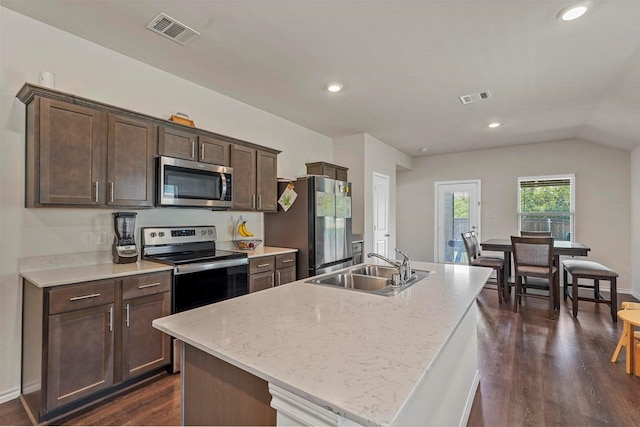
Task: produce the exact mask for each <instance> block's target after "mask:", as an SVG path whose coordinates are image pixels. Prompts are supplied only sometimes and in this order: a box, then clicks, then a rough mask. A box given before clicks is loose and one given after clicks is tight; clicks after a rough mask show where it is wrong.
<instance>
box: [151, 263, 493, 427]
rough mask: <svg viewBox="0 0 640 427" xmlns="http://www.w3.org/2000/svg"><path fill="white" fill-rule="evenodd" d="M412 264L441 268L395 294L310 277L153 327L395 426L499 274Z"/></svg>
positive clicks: (351, 415)
mask: <svg viewBox="0 0 640 427" xmlns="http://www.w3.org/2000/svg"><path fill="white" fill-rule="evenodd" d="M412 266H413V268H414V269H428V270H434V271H435V273H433V274H431V275H430V276H429V277H427V278H426V279H423V280H422V281H420V282H418V283H416V284H414V285H413V286H411V287H409V288H408V289H406V290H405V291H403V292H401V293H399V294H398V295H395V296H391V297H386V296H380V295H371V294H366V293H362V292H356V291H349V290H345V289H340V288H335V287H331V286H322V285H315V284H309V283H305V280H308V279H304V280H300V281H297V282H293V283H289V284H286V285H282V286H277V287H275V288H270V289H267V290H264V291H260V292H256V293H252V294H248V295H244V296H241V297H238V298H233V299H230V300H226V301H221V302H219V303H216V304H211V305H208V306H205V307H201V308H197V309H194V310H190V311H186V312H183V313H178V314H175V315H172V316H168V317H165V318H161V319H156V320H154V321H153V325H154V327H156V328H158V329H160V330H162V331H164V332H167V333H168V334H170V335H172V336H174V337H177V338H180V339H182V340H183V341H184V342H186V343H188V344H190V345H192V346H194V347H196V348H199V349H200V350H203V351H205V352H207V353H209V354H211V355H213V356H215V357H218V358H220V359H222V360H225V361H226V362H229V363H231V364H233V365H235V366H237V367H239V368H241V369H244V370H245V371H247V372H249V373H251V374H253V375H256V376H258V377H260V378H262V379H264V380H266V381H268V382H270V383H273V384H275V385H277V386H279V387H282V388H284V389H286V390H289V391H291V392H292V393H294V394H296V395H298V396H300V397H302V398H304V399H306V400H309V401H310V402H313V403H316V404H318V405H320V406H322V407H325V408H327V409H329V410H331V411H333V412H334V413H336V414H338V415H341V416H343V417H346V418H348V419H351V420H353V421H355V422H358V423H361V424H365V425H370V424H374V425H388V424H393V422H394V420H396V419H397V418H398V416H399V415H400V414H401V412H402V410H403V408H404V407H405V406H406V405H407V403H408V402H409V400H410V399H411V397H412V395H413V393H414V391H415V387H416V385H417V384H418V383H419V382H420V381H421V379H423V378H424V377H425V376H426V375H428V373H429V368H430V366H431V365H432V363H433V362H434V360H435V359H436V358H437V356H438V354H439V353H440V352H441V351H442V349H443V347H444V345H445V344H446V343H447V341H448V340H449V338H450V337H451V335H452V333H453V332H454V330H455V328H456V327H457V325H458V324H459V322H460V321H461V319H462V318H463V316H464V315H465V313H466V312H467V310H468V309H469V307H471V305H472V304H474V303H475V299H476V297H477V295H478V293H479V292H480V290H481V289H482V287H483V285H484V283H485V282H486V280H487V279H488V277H489V275H490V273H491V270H490V269H486V268H479V267H469V266H466V265H453V264H431V263H421V262H413V263H412Z"/></svg>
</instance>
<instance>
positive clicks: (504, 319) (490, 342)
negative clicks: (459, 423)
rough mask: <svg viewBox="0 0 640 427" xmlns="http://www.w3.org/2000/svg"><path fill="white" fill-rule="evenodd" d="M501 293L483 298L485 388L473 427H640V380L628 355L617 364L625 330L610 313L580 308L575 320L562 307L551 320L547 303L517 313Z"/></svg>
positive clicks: (566, 305) (528, 304)
mask: <svg viewBox="0 0 640 427" xmlns="http://www.w3.org/2000/svg"><path fill="white" fill-rule="evenodd" d="M496 292H497V291H496V290H490V289H484V290H483V291H482V292H481V295H480V298H478V311H479V316H478V352H479V363H478V365H479V366H478V369H479V371H480V386H479V388H478V391H477V392H476V396H475V399H474V401H473V407H472V409H471V414H470V417H469V422H468V424H467V425H468V426H527V425H530V426H605V425H610V426H638V425H640V377H637V376H635V375H627V374H626V373H625V356H624V352H622V354H621V355H620V357H619V358H618V362H617V363H615V364H614V363H611V355H612V354H613V351H614V349H615V347H616V345H617V343H618V339H619V338H620V334H621V333H622V323H623V322H622V321H619V322H618V323H617V324H615V323H613V322H612V320H611V314H610V311H609V307H608V306H607V305H604V304H598V305H596V304H594V303H591V302H583V301H580V302H579V310H578V317H576V318H574V317H573V315H572V314H571V300H569V299H568V300H567V301H566V302H565V301H563V300H561V304H560V305H561V307H560V316H559V318H558V319H557V320H550V319H549V318H548V305H547V304H548V302H547V301H545V300H540V299H537V298H524V299H523V305H522V307H521V309H520V310H519V312H518V313H513V311H512V309H513V305H512V303H511V302H509V303H507V304H502V306H499V304H498V301H497V300H498V297H497V295H496V294H495V293H496ZM606 296H607V297H608V295H606ZM512 299H513V297H512ZM622 301H635V299H634V298H633V297H631V296H630V295H625V294H618V304H620V303H621V302H622Z"/></svg>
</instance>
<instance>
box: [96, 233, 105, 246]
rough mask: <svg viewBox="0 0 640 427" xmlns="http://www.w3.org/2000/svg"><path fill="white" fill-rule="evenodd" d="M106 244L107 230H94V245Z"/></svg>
mask: <svg viewBox="0 0 640 427" xmlns="http://www.w3.org/2000/svg"><path fill="white" fill-rule="evenodd" d="M106 244H107V232H106V231H96V246H100V245H106Z"/></svg>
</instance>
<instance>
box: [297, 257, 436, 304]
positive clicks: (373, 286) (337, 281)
mask: <svg viewBox="0 0 640 427" xmlns="http://www.w3.org/2000/svg"><path fill="white" fill-rule="evenodd" d="M397 272H398V270H397V269H395V268H393V267H384V266H380V265H376V264H365V265H361V266H358V267H349V268H346V269H342V270H339V271H336V272H335V273H332V274H329V275H327V276H322V277H318V278H316V279H311V280H308V281H307V282H306V283H313V284H316V285H327V286H335V287H338V288H344V289H350V290H355V291H360V292H366V293H370V294H376V295H386V296H390V295H397V294H398V293H400V292H402V291H404V290H405V289H407V288H408V287H410V286H411V285H413V284H415V283H417V282H419V281H420V280H422V279H424V278H425V277H427V276H428V275H429V274H431V273H432V272H431V271H426V270H414V271H412V274H411V278H410V279H409V280H408V281H407V282H406V283H404V284H402V285H400V286H391V285H392V283H391V275H392V274H394V273H397Z"/></svg>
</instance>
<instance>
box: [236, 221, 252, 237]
mask: <svg viewBox="0 0 640 427" xmlns="http://www.w3.org/2000/svg"><path fill="white" fill-rule="evenodd" d="M238 233H240V235H241V236H242V237H253V233H251V232H250V231H249V230H247V221H241V222H239V223H238Z"/></svg>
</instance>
